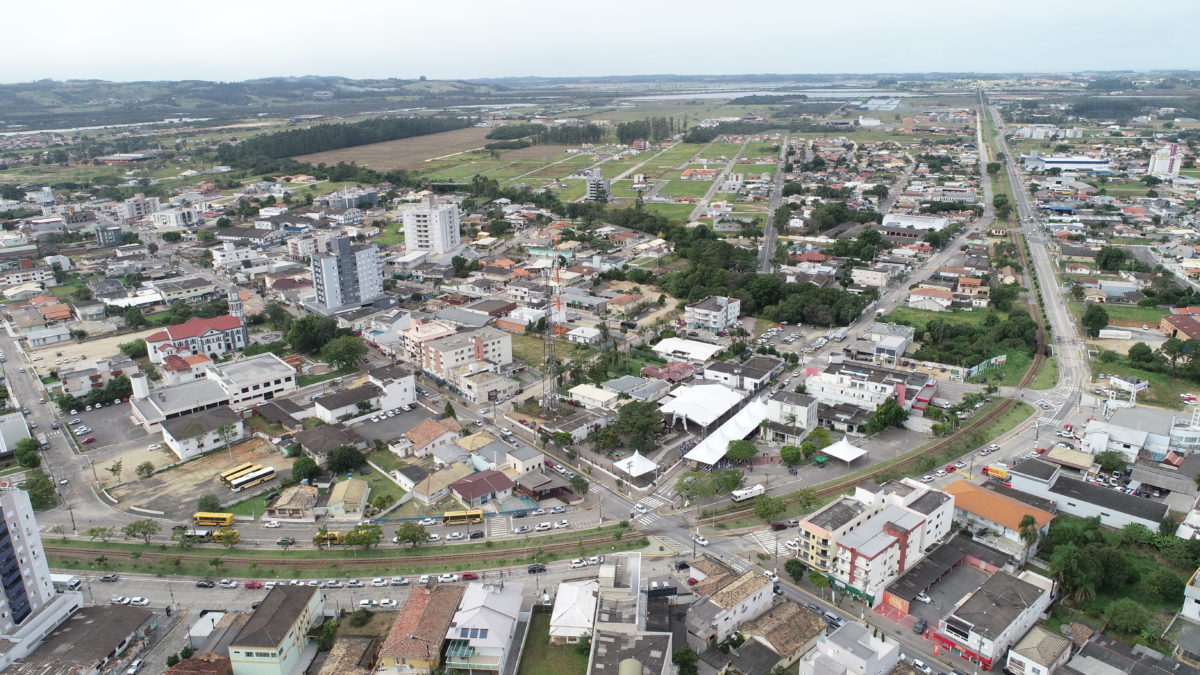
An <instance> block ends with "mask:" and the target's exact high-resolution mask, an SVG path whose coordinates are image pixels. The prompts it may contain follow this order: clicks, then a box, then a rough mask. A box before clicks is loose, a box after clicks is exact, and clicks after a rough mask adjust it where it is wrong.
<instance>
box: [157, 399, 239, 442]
mask: <svg viewBox="0 0 1200 675" xmlns="http://www.w3.org/2000/svg"><path fill="white" fill-rule="evenodd" d="M239 421H241V418H240V417H238V415H237V413H235V412H233V411H232V410H230V408H229V406H227V405H223V406H220V407H217V408H209V409H208V410H201V411H200V412H194V413H191V414H190V415H183V416H181V417H174V418H171V419H169V420H164V421H163V423H162V428H163V432H164V433H166V434H168V435H170V436H171V437H172V438H174V439H176V440H180V441H182V440H186V439H189V438H196V437H197V436H204V435H205V434H207V433H209V432H211V431H215V430H216V429H219V428H220V427H223V426H226V425H236V424H237V423H238V422H239Z"/></svg>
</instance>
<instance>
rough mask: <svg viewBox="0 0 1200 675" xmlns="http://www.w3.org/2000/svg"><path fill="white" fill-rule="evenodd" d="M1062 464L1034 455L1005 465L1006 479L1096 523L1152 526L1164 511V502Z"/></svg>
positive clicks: (1070, 512)
mask: <svg viewBox="0 0 1200 675" xmlns="http://www.w3.org/2000/svg"><path fill="white" fill-rule="evenodd" d="M1061 471H1062V468H1061V467H1059V466H1056V465H1054V464H1049V463H1047V462H1043V461H1041V460H1038V459H1028V460H1025V461H1023V462H1021V463H1019V464H1017V465H1015V466H1012V467H1009V469H1008V482H1009V484H1010V485H1011V486H1012V487H1013V489H1015V490H1019V491H1021V492H1026V493H1028V494H1031V495H1033V496H1035V497H1041V498H1043V499H1049V500H1052V501H1053V502H1054V503H1055V505H1056V507H1057V509H1058V512H1059V513H1067V514H1070V515H1073V516H1079V517H1080V518H1095V517H1099V518H1100V524H1101V525H1105V526H1107V527H1112V528H1115V529H1118V530H1119V529H1121V528H1123V527H1125V526H1126V525H1128V524H1129V523H1139V524H1141V525H1144V526H1146V527H1148V528H1150V529H1152V530H1157V529H1158V524H1159V523H1160V522H1162V519H1163V517H1164V516H1166V515H1167V505H1166V504H1163V503H1161V502H1157V501H1152V500H1150V499H1144V498H1142V497H1135V496H1134V495H1130V494H1126V493H1124V492H1121V491H1120V490H1114V489H1112V488H1109V487H1103V486H1100V485H1095V484H1093V483H1088V482H1085V481H1082V480H1077V479H1074V478H1068V477H1067V476H1065V475H1062V474H1061Z"/></svg>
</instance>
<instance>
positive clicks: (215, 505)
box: [196, 494, 221, 513]
mask: <svg viewBox="0 0 1200 675" xmlns="http://www.w3.org/2000/svg"><path fill="white" fill-rule="evenodd" d="M196 510H197V511H206V512H208V513H213V512H216V511H220V510H221V500H220V499H218V498H217V496H216V495H214V494H207V495H204V496H203V497H201V498H200V501H199V502H197V503H196Z"/></svg>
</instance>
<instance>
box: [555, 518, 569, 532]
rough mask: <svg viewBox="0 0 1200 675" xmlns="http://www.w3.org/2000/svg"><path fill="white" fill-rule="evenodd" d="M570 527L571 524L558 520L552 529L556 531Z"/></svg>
mask: <svg viewBox="0 0 1200 675" xmlns="http://www.w3.org/2000/svg"><path fill="white" fill-rule="evenodd" d="M570 526H571V523H569V522H567V521H565V520H560V521H558V522H556V523H554V529H556V530H564V529H566V528H568V527H570Z"/></svg>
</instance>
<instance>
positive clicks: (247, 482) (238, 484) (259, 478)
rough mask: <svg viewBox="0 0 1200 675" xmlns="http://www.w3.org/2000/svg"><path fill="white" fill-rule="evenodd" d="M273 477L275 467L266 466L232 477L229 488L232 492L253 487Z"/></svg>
mask: <svg viewBox="0 0 1200 675" xmlns="http://www.w3.org/2000/svg"><path fill="white" fill-rule="evenodd" d="M274 479H275V467H273V466H268V467H266V468H263V469H259V470H258V471H252V472H250V473H247V474H242V475H241V476H239V477H238V478H234V479H233V480H232V481H230V483H229V489H230V490H233V491H234V492H240V491H242V490H245V489H246V488H250V487H254V486H255V485H259V484H261V483H265V482H267V481H269V480H274Z"/></svg>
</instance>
